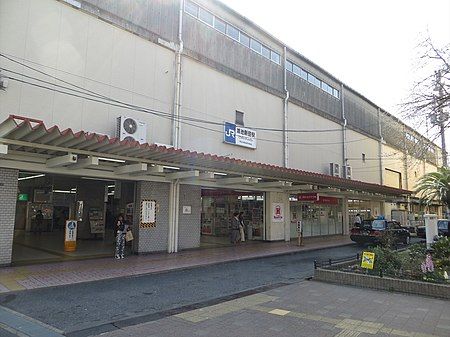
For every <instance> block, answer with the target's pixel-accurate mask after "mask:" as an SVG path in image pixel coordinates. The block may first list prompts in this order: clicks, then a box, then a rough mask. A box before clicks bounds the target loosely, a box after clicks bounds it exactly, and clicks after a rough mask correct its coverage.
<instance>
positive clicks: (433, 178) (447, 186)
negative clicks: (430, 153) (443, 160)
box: [415, 167, 450, 214]
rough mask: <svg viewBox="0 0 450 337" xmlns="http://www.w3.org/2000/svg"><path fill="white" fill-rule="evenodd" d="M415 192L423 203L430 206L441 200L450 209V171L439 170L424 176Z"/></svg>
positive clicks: (444, 168)
mask: <svg viewBox="0 0 450 337" xmlns="http://www.w3.org/2000/svg"><path fill="white" fill-rule="evenodd" d="M415 191H416V193H417V194H418V196H419V197H420V200H421V202H422V203H424V204H426V205H429V204H430V203H431V202H432V201H436V200H439V201H441V202H442V203H443V204H444V205H445V206H446V208H447V214H448V212H449V209H450V169H448V168H446V167H441V168H439V169H438V170H437V171H436V172H431V173H427V174H425V175H423V176H422V177H421V178H420V179H419V181H418V182H417V184H416V186H415Z"/></svg>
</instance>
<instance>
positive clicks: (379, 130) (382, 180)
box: [378, 108, 384, 185]
mask: <svg viewBox="0 0 450 337" xmlns="http://www.w3.org/2000/svg"><path fill="white" fill-rule="evenodd" d="M378 136H379V137H380V139H379V140H378V157H379V159H378V160H379V165H380V184H381V185H383V184H384V179H383V171H384V170H383V142H384V139H383V131H382V130H381V109H380V108H378Z"/></svg>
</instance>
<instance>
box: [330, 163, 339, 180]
mask: <svg viewBox="0 0 450 337" xmlns="http://www.w3.org/2000/svg"><path fill="white" fill-rule="evenodd" d="M330 175H331V176H333V177H340V176H341V170H340V166H339V164H337V163H330Z"/></svg>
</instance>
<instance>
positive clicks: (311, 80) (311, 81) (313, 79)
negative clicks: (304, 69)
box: [308, 74, 317, 85]
mask: <svg viewBox="0 0 450 337" xmlns="http://www.w3.org/2000/svg"><path fill="white" fill-rule="evenodd" d="M316 80H317V78H316V77H315V76H314V75H311V74H308V82H309V83H311V84H314V85H315V84H316Z"/></svg>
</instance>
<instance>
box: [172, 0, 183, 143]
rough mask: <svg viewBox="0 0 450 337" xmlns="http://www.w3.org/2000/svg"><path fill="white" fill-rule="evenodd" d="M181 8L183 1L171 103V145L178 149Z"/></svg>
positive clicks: (181, 37) (181, 15)
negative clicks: (173, 92)
mask: <svg viewBox="0 0 450 337" xmlns="http://www.w3.org/2000/svg"><path fill="white" fill-rule="evenodd" d="M183 8H184V0H180V9H179V13H178V49H177V50H176V52H175V95H174V102H173V120H172V145H173V146H174V147H175V148H176V149H178V148H179V147H180V109H181V56H182V54H183V48H184V45H183Z"/></svg>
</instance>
